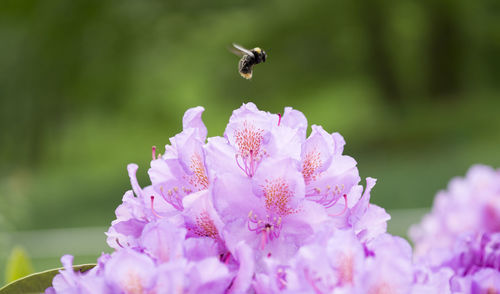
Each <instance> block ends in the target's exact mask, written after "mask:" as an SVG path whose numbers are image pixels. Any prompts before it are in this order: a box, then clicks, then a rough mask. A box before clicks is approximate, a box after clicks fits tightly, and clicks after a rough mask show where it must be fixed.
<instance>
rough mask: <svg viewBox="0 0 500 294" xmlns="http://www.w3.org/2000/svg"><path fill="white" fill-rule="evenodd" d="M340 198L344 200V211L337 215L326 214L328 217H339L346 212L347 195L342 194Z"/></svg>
mask: <svg viewBox="0 0 500 294" xmlns="http://www.w3.org/2000/svg"><path fill="white" fill-rule="evenodd" d="M342 197H343V198H344V209H342V211H341V212H339V213H334V214H328V215H329V216H339V215H342V214H344V212H346V210H347V195H346V194H344V195H343V196H342Z"/></svg>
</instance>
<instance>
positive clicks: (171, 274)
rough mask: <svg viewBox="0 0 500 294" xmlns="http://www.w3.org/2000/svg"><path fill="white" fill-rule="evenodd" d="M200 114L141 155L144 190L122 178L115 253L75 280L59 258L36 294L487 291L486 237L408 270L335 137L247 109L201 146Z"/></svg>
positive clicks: (491, 254)
mask: <svg viewBox="0 0 500 294" xmlns="http://www.w3.org/2000/svg"><path fill="white" fill-rule="evenodd" d="M203 111H204V109H203V108H202V107H196V108H192V109H189V110H187V111H186V113H185V114H184V117H183V121H182V122H183V130H182V132H181V133H179V134H177V135H175V136H174V137H172V138H171V139H170V144H168V145H167V146H165V151H164V152H163V153H162V154H159V153H158V152H157V150H156V148H155V147H153V150H152V161H151V167H150V169H149V171H148V174H149V177H150V181H151V184H150V185H147V186H143V185H140V184H139V183H138V181H137V178H136V173H137V171H138V166H137V165H135V164H130V165H129V166H128V173H129V176H130V180H131V186H132V190H131V191H127V192H126V193H125V195H124V196H123V202H122V204H120V205H119V206H118V208H117V209H116V211H115V213H116V220H114V221H113V222H112V224H111V227H110V228H109V230H108V232H107V233H106V234H107V243H108V245H109V246H110V247H112V248H113V249H114V250H115V251H114V252H113V253H112V254H103V255H102V256H101V257H100V258H99V260H98V263H97V266H96V267H94V268H93V269H92V270H90V271H88V272H85V273H79V272H73V270H72V268H71V266H72V257H71V256H64V257H63V258H62V263H63V265H64V267H65V270H62V271H61V273H60V274H59V275H57V276H56V277H55V278H54V281H53V286H52V287H50V288H49V289H47V290H46V293H149V294H160V293H448V292H450V291H451V289H463V287H465V286H463V285H465V283H469V286H470V287H476V288H477V289H478V291H482V290H483V289H489V288H484V287H483V286H482V285H485V283H490V282H491V283H496V282H497V281H498V274H495V275H492V274H490V272H491V271H497V270H498V268H499V266H500V259H498V258H497V256H499V255H498V254H497V253H496V251H495V250H496V244H497V243H496V240H498V238H499V237H498V236H497V235H495V234H492V233H493V231H494V229H491V230H488V231H485V234H484V235H480V236H479V237H478V236H476V237H474V238H475V239H474V238H472V239H467V242H468V243H467V242H465V243H464V244H465V245H462V246H461V247H459V248H457V249H456V250H457V251H455V255H453V254H451V255H449V258H447V259H441V260H440V263H439V264H433V266H428V264H429V263H426V262H419V263H417V264H414V263H413V261H412V250H411V247H410V245H409V244H408V242H406V241H405V240H404V239H402V238H399V237H395V236H392V235H390V234H387V233H386V228H387V221H388V220H389V219H390V216H389V215H388V214H387V213H386V211H385V210H384V209H383V208H381V207H379V206H377V205H374V204H372V203H370V197H371V196H370V193H371V190H372V188H373V187H374V186H375V183H376V180H375V179H373V178H367V179H366V180H365V183H366V184H365V187H363V186H362V185H361V182H362V181H361V178H360V177H359V172H358V169H357V167H356V161H355V160H354V159H353V158H352V157H350V156H347V155H344V154H343V151H344V145H345V141H344V139H343V137H342V136H341V135H340V134H338V133H333V134H330V133H328V132H327V131H325V130H324V129H323V128H322V127H321V126H317V125H312V127H311V129H312V131H311V133H310V135H309V136H307V120H306V118H305V117H304V115H303V114H302V113H301V112H299V111H297V110H294V109H292V108H290V107H287V108H285V110H284V112H283V114H282V115H281V114H271V113H268V112H264V111H260V110H259V109H257V107H256V106H255V105H254V104H252V103H247V104H243V105H242V106H241V107H240V108H239V109H237V110H235V111H234V112H233V114H232V116H231V117H230V119H229V123H228V125H227V127H226V130H225V132H224V136H222V137H211V138H207V128H206V127H205V125H204V123H203V121H202V113H203ZM481 183H482V182H481ZM478 187H481V188H484V189H486V190H487V191H489V192H488V193H494V191H496V192H498V191H499V190H498V189H497V188H494V187H490V186H488V185H486V186H484V185H483V184H480V183H479V182H478ZM495 189H496V190H495ZM490 190H491V191H490ZM493 190H494V191H493ZM484 197H489V196H484ZM488 205H489V206H492V205H494V204H493V202H492V203H490V204H487V205H486V204H485V207H489V206H488ZM492 207H493V206H492ZM485 209H487V208H485ZM471 213H472V212H471ZM490 217H491V218H493V217H495V214H491V216H490ZM435 222H437V221H435ZM444 227H445V226H443V228H444ZM440 229H441V228H440ZM415 230H416V231H418V229H415ZM432 232H433V233H434V231H432ZM454 233H455V232H453V231H451V230H450V234H448V235H445V236H446V237H449V238H451V239H453V238H455V236H453V234H454ZM490 233H491V234H490ZM419 234H420V235H419V236H420V237H419V238H422V240H427V239H426V238H427V237H425V236H426V234H428V232H426V231H425V230H424V229H421V230H420V233H419ZM436 234H438V232H436ZM434 237H435V236H434V235H433V236H431V237H430V238H434ZM477 238H480V239H477ZM451 239H450V241H449V242H450V244H451V242H452V240H451ZM478 240H479V241H478ZM424 243H425V242H424ZM443 244H444V243H443ZM446 244H448V243H446ZM446 244H445V245H446ZM419 246H420V245H419ZM426 246H427V245H426ZM424 247H425V246H424ZM428 247H429V246H427V247H425V248H428ZM424 254H426V253H424ZM454 256H455V257H457V258H455V257H454ZM461 256H470V260H469V259H467V260H463V259H460V257H461ZM477 256H480V257H481V258H482V259H478V258H476V257H477ZM445 265H446V266H445ZM483 268H484V270H483ZM457 275H462V276H463V275H471V276H472V278H471V279H469V280H468V281H462V280H460V279H454V277H456V276H457ZM452 283H455V284H456V285H458V286H453V287H454V288H452V287H451V286H452ZM460 287H462V288H460ZM476 288H474V289H476Z"/></svg>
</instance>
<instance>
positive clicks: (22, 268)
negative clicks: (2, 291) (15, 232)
mask: <svg viewBox="0 0 500 294" xmlns="http://www.w3.org/2000/svg"><path fill="white" fill-rule="evenodd" d="M31 273H33V265H31V260H30V258H29V256H28V253H26V251H25V250H24V249H23V248H22V247H20V246H16V247H14V248H13V249H12V251H11V253H10V255H9V257H8V259H7V268H6V269H5V282H6V283H10V282H12V281H15V280H17V279H19V278H22V277H24V276H27V275H29V274H31Z"/></svg>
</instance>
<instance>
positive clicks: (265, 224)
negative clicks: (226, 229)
mask: <svg viewBox="0 0 500 294" xmlns="http://www.w3.org/2000/svg"><path fill="white" fill-rule="evenodd" d="M282 226H283V224H282V223H281V216H278V217H277V216H270V215H266V217H265V218H261V217H259V215H258V214H256V213H254V212H253V211H252V210H251V211H250V212H249V213H248V221H247V227H248V229H249V230H250V231H253V232H255V233H257V234H261V249H264V246H266V244H267V242H268V241H272V240H274V239H276V238H278V237H279V236H280V232H281V228H282Z"/></svg>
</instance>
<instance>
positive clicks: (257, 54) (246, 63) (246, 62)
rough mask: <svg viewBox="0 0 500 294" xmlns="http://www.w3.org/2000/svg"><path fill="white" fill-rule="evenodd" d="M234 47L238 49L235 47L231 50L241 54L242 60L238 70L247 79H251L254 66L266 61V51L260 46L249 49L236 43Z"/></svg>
mask: <svg viewBox="0 0 500 294" xmlns="http://www.w3.org/2000/svg"><path fill="white" fill-rule="evenodd" d="M233 47H234V48H235V49H236V50H234V49H233V50H231V51H233V53H235V54H236V55H239V56H241V59H240V62H239V63H238V71H239V72H240V75H241V76H242V77H244V78H245V79H247V80H249V79H251V78H252V72H253V66H254V65H256V64H259V63H261V62H266V58H267V54H266V52H265V51H264V50H262V49H260V48H259V47H255V48H253V49H252V50H248V49H245V48H243V47H241V46H240V45H237V44H234V43H233Z"/></svg>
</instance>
